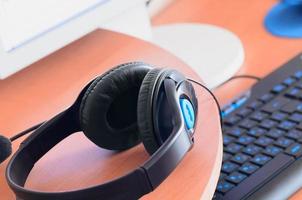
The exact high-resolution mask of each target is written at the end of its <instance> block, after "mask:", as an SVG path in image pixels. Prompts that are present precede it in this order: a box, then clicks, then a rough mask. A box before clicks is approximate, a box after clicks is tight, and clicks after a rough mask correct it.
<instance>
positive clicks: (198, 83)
mask: <svg viewBox="0 0 302 200" xmlns="http://www.w3.org/2000/svg"><path fill="white" fill-rule="evenodd" d="M187 80H188V81H190V82H192V83H195V84H197V85H199V86H200V87H202V88H203V89H205V90H206V91H207V92H208V93H209V94H210V95H211V96H212V97H213V99H214V101H215V103H216V106H217V108H218V111H219V120H220V126H221V129H222V123H223V122H222V110H221V106H220V104H219V101H218V99H217V98H216V96H215V94H214V93H213V92H212V91H211V90H210V89H209V88H207V87H206V86H205V85H203V84H202V83H200V82H198V81H195V80H193V79H190V78H187Z"/></svg>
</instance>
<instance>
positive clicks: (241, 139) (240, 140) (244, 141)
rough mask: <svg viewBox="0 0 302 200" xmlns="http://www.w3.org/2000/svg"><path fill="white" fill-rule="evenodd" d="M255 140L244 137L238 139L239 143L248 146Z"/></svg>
mask: <svg viewBox="0 0 302 200" xmlns="http://www.w3.org/2000/svg"><path fill="white" fill-rule="evenodd" d="M254 140H255V138H254V137H250V136H247V135H243V136H240V137H239V138H238V139H237V143H239V144H242V145H248V144H250V143H252V142H253V141H254Z"/></svg>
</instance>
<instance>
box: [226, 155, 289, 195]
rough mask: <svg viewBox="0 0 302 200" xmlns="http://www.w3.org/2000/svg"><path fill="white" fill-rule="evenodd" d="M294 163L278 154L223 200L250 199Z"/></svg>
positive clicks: (285, 156) (287, 157)
mask: <svg viewBox="0 0 302 200" xmlns="http://www.w3.org/2000/svg"><path fill="white" fill-rule="evenodd" d="M292 162H294V159H293V158H292V157H291V156H288V155H284V154H278V155H277V156H276V157H275V158H274V159H272V160H271V161H269V162H268V163H267V164H266V165H264V166H263V167H262V168H261V169H259V170H257V171H256V172H255V173H253V174H252V175H251V176H249V177H248V178H246V179H245V180H244V181H242V182H241V183H240V184H239V185H237V186H236V187H235V188H233V189H232V190H231V191H229V192H228V193H227V194H226V195H225V196H224V197H223V199H224V200H234V199H244V198H246V197H248V196H249V195H250V194H251V193H252V192H254V191H256V190H258V189H259V188H261V187H262V186H263V184H264V183H266V182H268V181H269V180H270V179H271V178H272V177H275V176H276V175H277V174H278V173H280V172H281V171H282V169H284V168H286V167H287V166H289V165H290V164H291V163H292Z"/></svg>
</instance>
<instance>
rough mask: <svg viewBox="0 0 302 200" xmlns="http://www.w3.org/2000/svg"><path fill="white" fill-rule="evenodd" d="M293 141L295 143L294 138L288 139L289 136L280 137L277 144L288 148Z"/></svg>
mask: <svg viewBox="0 0 302 200" xmlns="http://www.w3.org/2000/svg"><path fill="white" fill-rule="evenodd" d="M292 143H294V141H293V140H291V139H287V138H284V137H282V138H279V139H278V140H277V141H276V142H275V145H277V146H280V147H282V148H287V147H288V146H289V145H291V144H292Z"/></svg>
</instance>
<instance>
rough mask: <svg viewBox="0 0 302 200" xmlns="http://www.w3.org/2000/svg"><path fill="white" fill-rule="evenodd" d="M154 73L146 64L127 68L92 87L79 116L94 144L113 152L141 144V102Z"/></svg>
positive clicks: (84, 130)
mask: <svg viewBox="0 0 302 200" xmlns="http://www.w3.org/2000/svg"><path fill="white" fill-rule="evenodd" d="M150 69H151V67H150V66H149V65H146V64H144V63H128V64H123V65H120V66H118V67H116V68H114V69H112V70H110V71H108V72H107V73H105V74H104V75H102V76H100V77H98V78H96V79H95V80H94V81H93V82H92V83H91V84H90V86H89V87H88V89H87V90H86V92H85V95H84V96H83V98H82V102H81V105H80V113H79V114H80V123H81V127H82V130H83V132H84V134H85V135H86V136H87V137H88V138H89V139H90V140H91V141H92V142H93V143H95V144H96V145H98V146H99V147H102V148H106V149H109V150H124V149H128V148H131V147H133V146H135V145H137V144H138V143H139V142H140V138H139V135H138V125H137V115H136V108H137V99H138V93H139V89H140V86H141V83H142V81H143V79H144V77H145V75H146V74H147V73H148V71H149V70H150Z"/></svg>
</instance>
